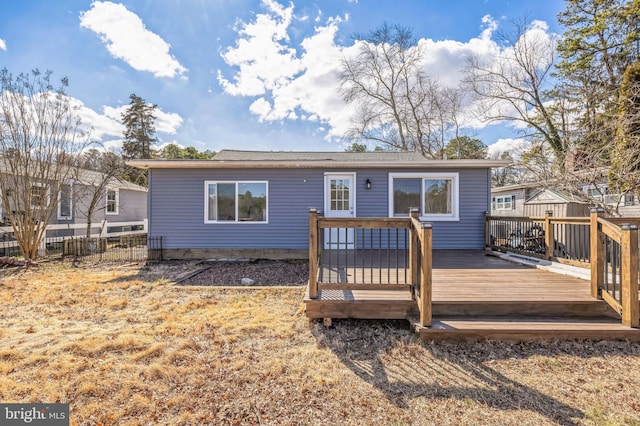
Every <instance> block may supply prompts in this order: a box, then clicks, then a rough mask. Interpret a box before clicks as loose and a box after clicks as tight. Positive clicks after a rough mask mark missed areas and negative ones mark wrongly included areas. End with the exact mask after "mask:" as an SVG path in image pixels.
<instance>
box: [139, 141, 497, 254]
mask: <svg viewBox="0 0 640 426" xmlns="http://www.w3.org/2000/svg"><path fill="white" fill-rule="evenodd" d="M128 164H129V165H132V166H135V167H139V168H143V169H147V170H148V171H149V193H148V197H149V199H148V209H149V236H150V237H163V247H164V249H165V252H164V253H165V256H166V257H167V258H225V257H252V258H259V257H272V258H273V257H279V258H285V257H287V258H305V257H307V254H308V247H309V240H308V239H309V209H310V208H317V209H318V210H320V211H321V212H322V213H323V214H324V216H326V217H363V218H364V217H395V216H408V213H409V209H410V208H412V207H414V208H415V207H417V208H419V209H420V219H421V220H423V221H428V222H431V223H432V224H433V245H434V248H436V249H481V248H483V247H484V214H485V212H486V211H488V210H489V209H490V208H491V192H490V191H491V183H490V178H491V173H490V171H491V168H492V167H503V166H505V165H506V163H505V161H504V160H427V159H425V158H424V157H422V156H421V155H419V154H417V153H413V152H364V153H354V152H258V151H233V150H223V151H221V152H219V153H218V154H217V155H216V156H215V157H214V158H213V159H212V160H133V161H129V163H128Z"/></svg>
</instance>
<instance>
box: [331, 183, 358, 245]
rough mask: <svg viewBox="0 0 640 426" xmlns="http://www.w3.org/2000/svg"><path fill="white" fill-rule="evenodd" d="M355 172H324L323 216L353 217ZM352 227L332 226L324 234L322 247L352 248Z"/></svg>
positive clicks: (354, 212) (354, 210)
mask: <svg viewBox="0 0 640 426" xmlns="http://www.w3.org/2000/svg"><path fill="white" fill-rule="evenodd" d="M355 180H356V179H355V173H325V180H324V200H325V201H324V215H325V217H355V215H356V203H355V201H356V191H355ZM353 241H354V233H353V229H345V228H332V229H327V230H326V231H325V234H324V247H325V248H326V249H331V248H348V249H351V248H353V245H354V244H353Z"/></svg>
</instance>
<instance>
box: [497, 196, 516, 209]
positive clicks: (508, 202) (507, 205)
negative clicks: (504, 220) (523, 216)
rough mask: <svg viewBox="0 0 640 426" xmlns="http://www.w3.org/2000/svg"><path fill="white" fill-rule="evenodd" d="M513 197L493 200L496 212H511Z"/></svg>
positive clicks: (513, 204)
mask: <svg viewBox="0 0 640 426" xmlns="http://www.w3.org/2000/svg"><path fill="white" fill-rule="evenodd" d="M515 201H516V200H515V197H514V196H511V195H509V196H505V197H496V199H495V209H496V210H513V209H514V208H515Z"/></svg>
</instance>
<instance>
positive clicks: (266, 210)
mask: <svg viewBox="0 0 640 426" xmlns="http://www.w3.org/2000/svg"><path fill="white" fill-rule="evenodd" d="M256 183H258V184H264V186H265V198H266V200H265V206H264V220H260V221H258V220H240V218H239V214H238V213H239V211H238V210H239V202H238V197H239V195H240V194H239V193H238V185H240V184H256ZM212 184H216V185H217V184H234V185H235V212H234V215H235V217H234V220H212V219H209V185H212ZM204 223H205V224H214V223H215V224H229V223H232V224H238V223H243V224H260V225H265V224H268V223H269V182H268V181H266V180H205V181H204Z"/></svg>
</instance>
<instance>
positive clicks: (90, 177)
mask: <svg viewBox="0 0 640 426" xmlns="http://www.w3.org/2000/svg"><path fill="white" fill-rule="evenodd" d="M74 174H75V175H76V176H75V178H74V179H69V180H68V181H66V182H64V183H63V184H61V185H60V193H59V194H58V198H57V200H51V201H52V202H55V203H56V204H57V208H56V210H55V211H54V212H53V214H52V215H51V217H50V218H49V225H50V229H49V228H48V232H47V237H65V236H73V235H85V234H86V224H87V216H88V214H87V213H88V211H89V209H88V206H89V203H90V199H91V198H92V197H94V194H95V197H96V203H95V207H94V209H93V214H92V215H91V223H92V225H91V226H92V233H93V234H96V233H97V234H99V233H101V232H107V231H109V232H121V231H135V230H136V229H133V228H136V227H139V228H140V229H142V225H140V224H132V225H126V224H118V225H116V226H115V227H113V229H109V230H103V229H101V227H102V226H103V224H105V223H106V224H107V226H108V224H109V223H122V222H142V221H144V220H146V219H147V189H146V188H145V187H142V186H139V185H136V184H133V183H131V182H127V181H123V180H120V179H116V178H111V179H110V180H109V181H108V182H107V184H106V185H105V187H104V190H100V191H99V192H98V193H96V191H95V189H94V188H95V187H97V185H99V184H100V182H102V181H103V180H104V176H103V175H102V174H101V173H99V172H95V171H91V170H79V172H78V173H74ZM28 190H30V191H32V200H38V197H47V198H48V197H50V193H49V188H48V186H47V185H46V184H43V183H38V184H34V185H33V186H32V187H31V188H29V189H28ZM9 198H11V197H9ZM51 201H50V202H51ZM34 204H36V205H37V204H39V202H37V201H36V202H35V203H34ZM0 218H1V221H0V222H1V223H0V226H4V227H8V226H11V225H10V223H9V221H8V219H7V215H6V214H5V212H4V211H3V210H2V208H1V207H0Z"/></svg>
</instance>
